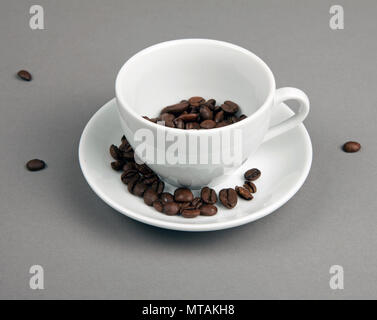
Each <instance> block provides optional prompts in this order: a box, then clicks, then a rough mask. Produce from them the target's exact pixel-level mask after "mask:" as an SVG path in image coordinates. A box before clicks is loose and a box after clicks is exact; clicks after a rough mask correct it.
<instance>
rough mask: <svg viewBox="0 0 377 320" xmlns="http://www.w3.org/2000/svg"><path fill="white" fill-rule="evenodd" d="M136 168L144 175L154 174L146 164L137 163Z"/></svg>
mask: <svg viewBox="0 0 377 320" xmlns="http://www.w3.org/2000/svg"><path fill="white" fill-rule="evenodd" d="M135 167H136V169H137V171H139V172H140V173H141V174H143V175H151V174H154V172H153V170H152V169H151V168H149V167H148V166H147V165H146V164H145V163H142V164H138V163H135Z"/></svg>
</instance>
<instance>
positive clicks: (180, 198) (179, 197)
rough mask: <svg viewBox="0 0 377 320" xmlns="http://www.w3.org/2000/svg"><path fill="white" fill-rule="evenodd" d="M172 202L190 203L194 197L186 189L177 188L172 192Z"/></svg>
mask: <svg viewBox="0 0 377 320" xmlns="http://www.w3.org/2000/svg"><path fill="white" fill-rule="evenodd" d="M174 200H175V201H177V202H191V201H192V200H194V195H193V194H192V192H191V190H190V189H188V188H178V189H176V190H175V191H174Z"/></svg>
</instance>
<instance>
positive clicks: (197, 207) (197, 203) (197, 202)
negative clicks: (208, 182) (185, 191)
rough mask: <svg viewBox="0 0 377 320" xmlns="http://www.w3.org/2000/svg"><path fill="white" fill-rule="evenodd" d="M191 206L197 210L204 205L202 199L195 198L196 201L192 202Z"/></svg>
mask: <svg viewBox="0 0 377 320" xmlns="http://www.w3.org/2000/svg"><path fill="white" fill-rule="evenodd" d="M191 205H192V206H193V207H194V208H195V209H199V208H200V207H201V206H202V205H203V202H202V199H201V198H199V197H196V198H194V200H192V201H191Z"/></svg>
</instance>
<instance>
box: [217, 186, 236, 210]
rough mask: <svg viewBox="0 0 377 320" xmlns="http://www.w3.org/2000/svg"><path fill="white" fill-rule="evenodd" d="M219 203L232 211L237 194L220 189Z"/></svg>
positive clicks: (229, 189) (232, 190)
mask: <svg viewBox="0 0 377 320" xmlns="http://www.w3.org/2000/svg"><path fill="white" fill-rule="evenodd" d="M219 198H220V201H221V203H222V204H223V205H224V206H225V207H226V208H228V209H232V208H234V207H235V206H236V204H237V201H238V199H237V192H236V191H235V190H234V189H232V188H228V189H222V190H221V191H220V193H219Z"/></svg>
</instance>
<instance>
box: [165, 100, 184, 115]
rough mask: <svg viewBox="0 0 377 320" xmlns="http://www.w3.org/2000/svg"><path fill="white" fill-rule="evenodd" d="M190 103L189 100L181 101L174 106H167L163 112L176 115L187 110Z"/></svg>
mask: <svg viewBox="0 0 377 320" xmlns="http://www.w3.org/2000/svg"><path fill="white" fill-rule="evenodd" d="M188 107H189V103H188V102H187V101H182V102H181V103H177V104H174V105H172V106H168V107H165V108H164V109H162V111H161V114H163V113H173V114H174V115H179V114H180V113H182V112H184V111H187V109H188Z"/></svg>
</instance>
